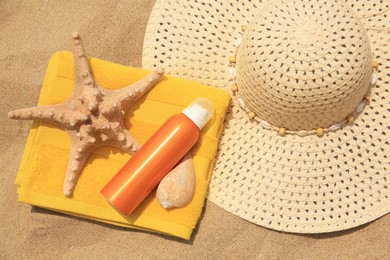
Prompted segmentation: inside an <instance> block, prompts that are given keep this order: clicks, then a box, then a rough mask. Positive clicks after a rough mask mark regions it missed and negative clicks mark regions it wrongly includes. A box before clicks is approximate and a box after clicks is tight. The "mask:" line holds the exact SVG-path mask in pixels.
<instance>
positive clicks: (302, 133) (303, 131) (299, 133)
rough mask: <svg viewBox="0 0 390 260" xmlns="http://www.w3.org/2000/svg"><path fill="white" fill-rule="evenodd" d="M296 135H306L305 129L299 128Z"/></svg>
mask: <svg viewBox="0 0 390 260" xmlns="http://www.w3.org/2000/svg"><path fill="white" fill-rule="evenodd" d="M297 135H298V136H306V135H307V131H305V130H300V131H298V132H297Z"/></svg>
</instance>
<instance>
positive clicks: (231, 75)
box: [229, 68, 236, 80]
mask: <svg viewBox="0 0 390 260" xmlns="http://www.w3.org/2000/svg"><path fill="white" fill-rule="evenodd" d="M229 75H230V78H231V79H233V80H234V79H235V78H236V68H230V69H229Z"/></svg>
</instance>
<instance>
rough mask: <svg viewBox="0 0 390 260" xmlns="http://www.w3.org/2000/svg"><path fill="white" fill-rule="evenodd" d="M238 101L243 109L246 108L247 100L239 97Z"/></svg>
mask: <svg viewBox="0 0 390 260" xmlns="http://www.w3.org/2000/svg"><path fill="white" fill-rule="evenodd" d="M237 102H238V104H239V105H240V107H241V108H242V109H245V102H244V100H243V99H242V98H240V97H237Z"/></svg>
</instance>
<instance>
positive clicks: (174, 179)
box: [156, 154, 196, 209]
mask: <svg viewBox="0 0 390 260" xmlns="http://www.w3.org/2000/svg"><path fill="white" fill-rule="evenodd" d="M195 182H196V181H195V169H194V164H193V161H192V157H191V155H190V154H186V155H185V156H184V158H183V159H182V160H181V161H180V162H179V164H178V165H177V166H176V167H175V168H173V169H172V170H171V171H170V172H169V173H168V174H167V175H166V176H165V177H164V178H163V179H162V181H161V182H160V184H159V185H158V188H157V193H156V198H157V200H158V201H159V202H160V204H161V206H163V208H165V209H168V208H173V207H184V206H186V205H187V204H188V203H190V202H191V200H192V198H193V197H194V193H195Z"/></svg>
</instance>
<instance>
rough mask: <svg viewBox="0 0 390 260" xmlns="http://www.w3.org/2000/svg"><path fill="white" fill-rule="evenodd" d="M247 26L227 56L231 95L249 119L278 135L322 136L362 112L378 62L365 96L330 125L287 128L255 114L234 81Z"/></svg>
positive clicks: (335, 129)
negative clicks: (347, 113) (342, 117)
mask: <svg viewBox="0 0 390 260" xmlns="http://www.w3.org/2000/svg"><path fill="white" fill-rule="evenodd" d="M246 28H247V26H246V25H243V26H242V30H241V33H240V37H239V38H237V39H236V41H235V45H234V48H235V49H234V55H233V56H230V57H229V69H228V73H229V78H230V81H232V85H231V91H232V93H233V96H234V97H235V99H236V102H237V103H238V105H239V106H240V107H241V109H243V110H244V111H245V113H246V114H247V115H248V119H249V120H251V121H256V122H258V123H259V124H260V125H261V126H262V127H263V128H264V129H267V130H274V131H277V132H278V134H279V135H280V136H285V135H286V134H292V135H298V136H302V137H303V136H308V135H317V136H318V137H322V136H324V134H325V133H328V132H334V131H337V130H339V129H341V128H343V127H344V126H345V125H347V124H348V125H353V124H354V122H355V119H356V118H357V117H358V116H359V115H360V114H361V113H362V112H363V110H364V107H365V106H366V105H367V104H368V103H369V102H370V96H369V93H370V90H371V88H372V87H374V86H375V85H376V82H377V79H378V75H377V73H378V62H377V61H372V75H371V81H370V88H369V90H368V92H367V94H366V96H365V97H364V98H363V100H362V101H361V102H360V103H359V104H358V106H357V107H356V109H355V111H354V112H353V113H352V114H350V115H348V116H347V117H346V118H345V119H344V120H343V121H341V122H338V123H334V124H332V125H331V126H330V127H319V128H317V129H313V130H294V131H293V130H288V129H286V128H284V127H283V126H275V125H273V124H271V123H269V122H267V121H266V120H264V119H262V118H260V117H259V116H258V115H256V113H255V112H253V111H251V110H250V109H249V108H248V107H247V106H246V104H245V101H244V100H243V99H242V98H241V97H240V95H239V86H238V85H237V82H236V68H235V66H236V57H237V53H238V50H239V48H240V45H241V42H242V36H243V34H244V32H245V30H246Z"/></svg>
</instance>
